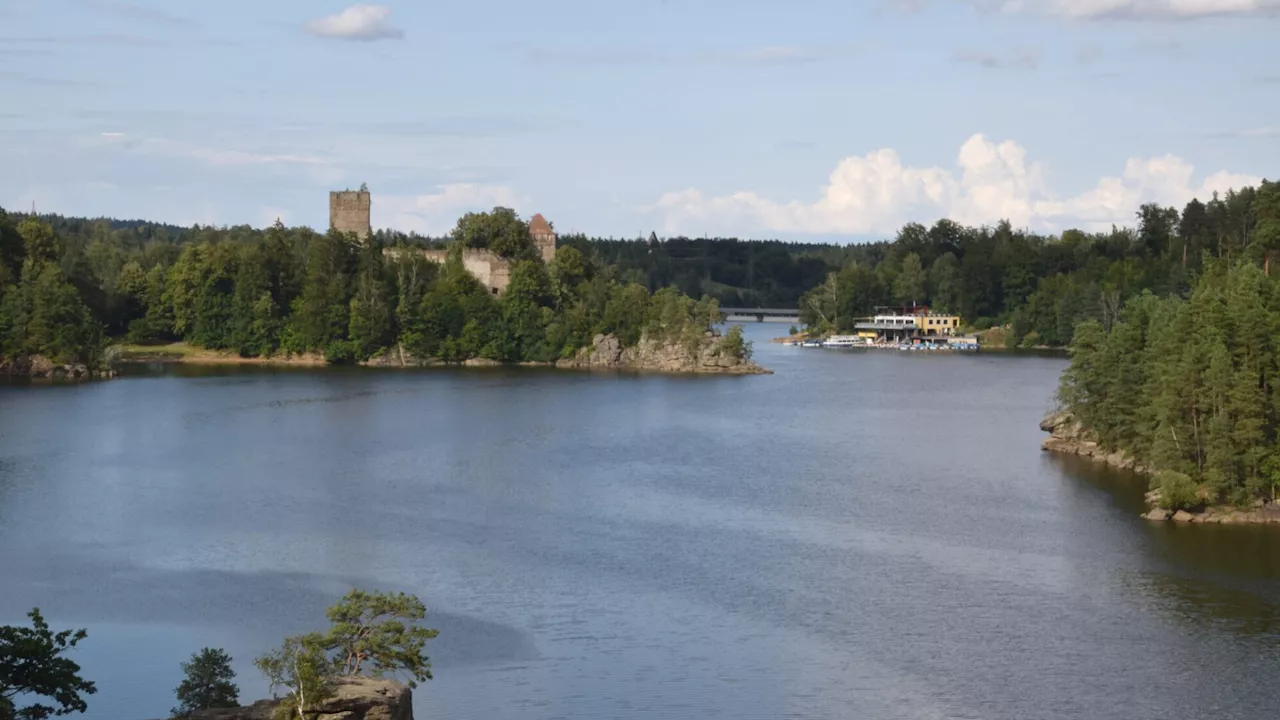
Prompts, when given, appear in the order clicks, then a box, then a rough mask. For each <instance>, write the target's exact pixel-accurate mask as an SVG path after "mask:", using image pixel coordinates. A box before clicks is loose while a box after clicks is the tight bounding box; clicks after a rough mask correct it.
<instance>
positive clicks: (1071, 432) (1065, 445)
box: [1040, 410, 1147, 473]
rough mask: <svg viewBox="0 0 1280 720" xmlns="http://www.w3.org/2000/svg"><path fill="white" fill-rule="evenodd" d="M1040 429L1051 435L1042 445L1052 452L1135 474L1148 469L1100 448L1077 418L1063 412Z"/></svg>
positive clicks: (1052, 417)
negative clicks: (1095, 461)
mask: <svg viewBox="0 0 1280 720" xmlns="http://www.w3.org/2000/svg"><path fill="white" fill-rule="evenodd" d="M1040 429H1041V430H1044V431H1045V432H1047V433H1049V437H1047V438H1045V441H1044V442H1043V443H1042V444H1041V445H1040V447H1041V448H1042V449H1044V450H1048V451H1050V452H1060V453H1067V454H1069V455H1083V456H1084V457H1090V458H1093V459H1094V460H1097V461H1099V462H1104V463H1106V464H1108V465H1111V466H1113V467H1118V468H1122V469H1124V470H1133V471H1135V472H1143V473H1144V472H1146V471H1147V470H1146V468H1144V467H1142V466H1140V465H1138V464H1137V463H1136V462H1134V459H1133V458H1131V457H1129V456H1128V455H1125V454H1124V453H1122V452H1108V451H1106V450H1104V449H1102V448H1100V447H1098V443H1097V441H1095V440H1093V439H1092V438H1091V437H1090V435H1089V432H1088V431H1087V430H1085V429H1084V428H1083V427H1081V426H1080V422H1079V421H1078V420H1076V419H1075V417H1074V416H1073V415H1072V414H1071V413H1069V412H1067V411H1065V410H1063V411H1059V412H1055V413H1053V414H1051V415H1049V416H1048V417H1046V418H1045V419H1043V420H1041V421H1040Z"/></svg>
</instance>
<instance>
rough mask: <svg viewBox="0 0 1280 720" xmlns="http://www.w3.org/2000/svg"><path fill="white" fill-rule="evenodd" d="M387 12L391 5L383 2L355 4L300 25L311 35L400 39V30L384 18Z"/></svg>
mask: <svg viewBox="0 0 1280 720" xmlns="http://www.w3.org/2000/svg"><path fill="white" fill-rule="evenodd" d="M390 15H391V8H388V7H386V6H385V5H368V4H365V3H358V4H356V5H352V6H351V7H349V8H347V9H346V10H343V11H342V12H340V13H338V14H336V15H329V16H327V17H322V18H319V19H318V20H312V21H311V22H309V23H307V24H306V25H304V26H303V28H304V29H305V30H306V31H307V32H309V33H311V34H312V35H317V36H319V37H327V38H338V39H340V40H362V41H365V42H371V41H374V40H398V39H400V38H403V37H404V31H403V30H401V29H400V28H398V27H395V26H394V25H392V24H391V23H390V22H388V21H387V18H388V17H389V16H390Z"/></svg>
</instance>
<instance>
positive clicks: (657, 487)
mask: <svg viewBox="0 0 1280 720" xmlns="http://www.w3.org/2000/svg"><path fill="white" fill-rule="evenodd" d="M776 333H778V326H761V325H749V326H748V334H749V335H750V336H752V337H754V338H755V339H756V340H757V343H756V347H757V356H758V358H759V359H760V361H761V362H762V363H763V364H765V365H768V366H770V367H772V368H774V369H775V370H776V371H777V374H776V375H773V376H766V377H750V378H669V377H617V376H600V375H586V374H574V373H565V372H554V371H542V372H538V371H522V372H516V371H497V372H483V371H462V372H453V371H432V372H380V371H335V370H329V371H269V370H261V369H256V370H247V371H246V370H236V369H217V370H212V371H210V370H206V371H203V372H198V371H193V370H191V369H183V370H177V371H171V372H168V373H165V372H157V373H150V374H141V375H140V376H137V377H129V378H125V379H121V380H118V381H113V382H105V383H97V384H90V385H84V386H80V387H65V388H61V387H60V388H24V387H12V386H10V387H0V623H9V622H18V621H21V620H22V619H23V618H22V615H23V613H24V612H25V611H26V610H27V609H29V608H30V607H31V606H33V605H39V606H40V607H41V609H42V610H43V611H44V613H45V615H46V617H49V618H50V619H51V621H52V622H53V624H54V626H55V627H64V626H68V627H69V626H75V627H80V626H84V627H87V628H88V629H89V638H88V640H86V641H85V642H84V643H83V644H82V647H81V649H80V650H79V651H78V655H77V658H78V659H79V660H80V661H81V662H82V664H83V665H84V668H85V674H86V675H87V676H88V677H89V678H91V679H93V680H95V681H97V682H98V685H99V687H100V692H99V693H98V694H97V695H95V696H93V697H92V698H91V702H90V712H89V714H88V717H89V718H103V719H115V718H121V719H128V720H139V719H141V718H148V717H162V716H164V715H165V714H166V713H167V711H168V709H169V708H170V707H171V706H172V705H173V704H174V701H173V696H172V688H173V687H174V686H175V685H176V684H177V683H178V681H179V679H180V677H179V669H178V663H179V662H180V661H182V660H183V659H185V658H186V657H187V656H188V655H190V653H191V652H193V651H194V650H197V649H199V648H200V647H202V646H205V645H211V646H220V647H224V648H226V649H227V651H228V652H230V653H231V654H232V655H233V656H234V657H235V658H236V667H237V670H238V671H239V673H240V684H241V688H242V697H243V698H245V699H250V698H256V697H261V696H263V695H265V693H266V687H265V684H264V683H263V681H262V680H261V679H260V678H259V676H258V674H257V672H256V671H255V670H254V669H253V668H252V665H251V664H250V660H251V659H252V658H253V657H254V656H255V655H257V654H259V653H261V652H263V651H264V650H266V649H267V648H268V647H269V646H271V645H274V644H275V643H276V642H277V641H278V640H279V639H280V638H281V637H283V636H284V635H286V634H290V633H295V632H300V631H305V630H309V629H312V628H319V627H321V626H322V625H323V622H324V617H323V610H324V608H325V607H326V606H327V605H328V604H330V603H331V602H332V601H333V600H334V599H336V598H337V597H338V596H339V595H341V594H342V593H343V592H345V591H346V590H347V589H348V588H349V587H351V586H352V585H358V586H362V587H368V588H384V589H397V590H404V591H407V592H412V593H415V594H417V595H418V596H420V597H421V598H422V599H423V600H424V601H425V602H426V603H427V605H428V608H429V613H430V620H431V623H432V624H433V625H434V626H436V627H438V628H439V629H440V631H441V635H440V637H439V639H438V640H436V641H434V642H433V643H432V645H431V655H432V660H433V662H434V665H435V671H436V680H435V681H433V682H431V683H429V684H427V685H425V686H424V687H422V688H420V689H419V690H418V691H417V692H416V694H415V704H416V709H417V712H418V717H420V718H445V719H455V718H456V719H458V720H462V719H464V718H465V719H466V720H473V719H482V720H489V719H503V718H511V719H512V720H516V719H519V720H529V719H531V718H535V719H536V718H593V719H594V718H747V719H761V720H763V719H770V720H772V719H774V718H792V717H794V718H833V719H834V718H840V719H846V718H888V719H894V718H928V719H934V718H990V719H993V720H995V719H1000V720H1004V719H1008V720H1026V719H1029V718H1039V719H1055V718H1064V719H1065V718H1072V719H1073V720H1074V719H1078V718H1093V719H1109V718H1116V719H1120V718H1123V719H1125V720H1131V719H1133V718H1157V717H1158V718H1275V717H1277V715H1280V684H1278V683H1277V682H1276V679H1277V678H1278V677H1280V533H1277V532H1275V531H1269V530H1267V529H1263V528H1235V527H1231V528H1228V527H1198V526H1197V527H1175V526H1172V525H1153V524H1148V523H1146V522H1145V521H1143V520H1141V519H1139V518H1138V517H1137V514H1138V512H1139V511H1140V509H1141V507H1140V506H1141V491H1142V481H1141V480H1135V479H1134V478H1132V477H1129V476H1125V475H1121V474H1115V473H1106V472H1103V471H1100V470H1099V469H1097V468H1095V467H1093V466H1090V465H1088V464H1085V463H1079V462H1077V463H1071V462H1067V461H1064V460H1062V459H1056V458H1053V457H1050V456H1047V455H1044V454H1042V453H1041V452H1040V450H1039V442H1040V440H1041V437H1042V435H1041V433H1040V431H1039V429H1038V428H1037V426H1036V423H1037V421H1038V420H1039V419H1040V417H1041V416H1042V415H1043V414H1044V412H1045V411H1046V410H1047V409H1048V408H1049V407H1050V404H1051V396H1052V393H1053V389H1054V387H1055V384H1056V381H1057V376H1058V374H1059V373H1060V372H1061V370H1062V368H1063V367H1064V364H1065V361H1064V360H1062V359H1060V358H1051V357H1018V356H1007V355H999V354H981V355H966V356H916V355H904V354H899V353H892V352H889V353H883V352H866V351H863V352H856V351H854V352H832V351H821V350H806V349H800V348H786V347H782V346H778V345H769V344H767V343H766V342H763V341H764V340H765V339H767V338H768V337H769V336H770V335H772V334H776Z"/></svg>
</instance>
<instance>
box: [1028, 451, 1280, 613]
mask: <svg viewBox="0 0 1280 720" xmlns="http://www.w3.org/2000/svg"><path fill="white" fill-rule="evenodd" d="M1047 457H1048V462H1050V463H1051V464H1052V465H1054V466H1056V467H1057V468H1059V470H1061V472H1062V473H1063V475H1064V477H1066V478H1067V480H1068V481H1070V482H1073V483H1077V484H1078V485H1080V486H1082V487H1087V488H1089V489H1091V490H1093V491H1096V492H1101V493H1104V494H1105V495H1106V496H1107V497H1108V499H1109V501H1110V502H1111V504H1112V505H1113V507H1115V508H1116V509H1117V510H1119V511H1121V512H1122V513H1123V515H1124V516H1126V517H1128V518H1129V520H1127V523H1128V524H1130V525H1131V526H1132V528H1133V533H1132V537H1131V538H1130V541H1131V542H1132V543H1133V544H1134V545H1136V547H1137V549H1139V550H1141V551H1142V552H1143V553H1144V554H1145V555H1146V559H1147V562H1146V563H1145V564H1146V568H1145V569H1143V570H1139V571H1136V572H1133V573H1131V574H1129V575H1128V578H1127V580H1126V582H1125V583H1124V584H1125V586H1126V588H1127V589H1128V590H1129V591H1131V592H1133V593H1134V594H1135V595H1136V596H1137V597H1138V598H1139V599H1144V600H1153V599H1154V601H1152V602H1150V603H1149V604H1150V605H1151V606H1153V607H1158V608H1160V609H1161V610H1162V611H1163V612H1165V613H1166V614H1167V615H1168V616H1169V617H1171V618H1172V619H1174V620H1175V621H1177V622H1179V623H1185V624H1188V625H1191V626H1196V625H1201V624H1203V623H1204V622H1206V621H1208V622H1216V623H1221V624H1222V625H1223V626H1224V627H1225V628H1227V629H1229V630H1231V631H1233V632H1235V633H1238V634H1241V635H1247V636H1262V635H1267V634H1272V633H1275V632H1277V631H1280V528H1276V527H1274V526H1258V525H1190V524H1182V523H1174V522H1152V521H1149V520H1146V519H1143V518H1141V517H1140V515H1141V514H1142V513H1143V512H1145V511H1146V510H1147V506H1146V503H1145V501H1144V498H1143V496H1144V494H1145V493H1146V491H1147V488H1148V479H1147V477H1146V476H1144V475H1141V474H1138V473H1134V472H1131V471H1127V470H1120V469H1116V468H1112V467H1109V466H1106V465H1102V464H1100V463H1097V462H1094V461H1092V460H1089V459H1088V458H1083V457H1077V456H1071V455H1056V454H1052V455H1048V456H1047ZM1155 598H1158V599H1155Z"/></svg>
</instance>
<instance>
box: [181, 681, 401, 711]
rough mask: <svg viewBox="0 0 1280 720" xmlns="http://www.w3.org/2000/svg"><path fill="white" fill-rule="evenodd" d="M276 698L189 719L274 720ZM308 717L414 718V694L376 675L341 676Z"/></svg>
mask: <svg viewBox="0 0 1280 720" xmlns="http://www.w3.org/2000/svg"><path fill="white" fill-rule="evenodd" d="M278 704H279V702H278V701H276V700H259V701H258V702H256V703H254V704H252V705H246V706H244V707H238V708H228V709H225V710H201V711H199V712H197V713H195V714H194V715H191V716H189V717H190V720H274V714H273V713H274V712H275V709H276V705H278ZM307 717H308V718H309V720H413V694H412V692H411V691H410V690H409V688H407V687H405V686H403V685H401V684H399V683H397V682H393V681H391V680H380V679H378V678H366V677H357V678H343V679H342V680H341V681H339V683H338V687H337V690H336V692H335V693H334V696H333V697H332V698H330V699H329V700H328V701H327V702H325V703H324V705H322V706H321V707H320V708H319V709H318V710H317V711H316V712H314V713H307Z"/></svg>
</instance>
